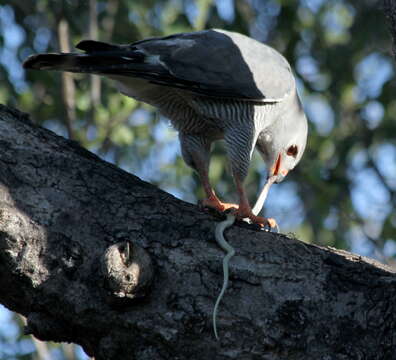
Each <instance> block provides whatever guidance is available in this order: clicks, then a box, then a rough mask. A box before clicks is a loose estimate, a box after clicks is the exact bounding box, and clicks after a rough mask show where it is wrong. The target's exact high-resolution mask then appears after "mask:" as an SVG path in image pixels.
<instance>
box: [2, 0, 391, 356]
mask: <svg viewBox="0 0 396 360" xmlns="http://www.w3.org/2000/svg"><path fill="white" fill-rule="evenodd" d="M212 27H217V28H223V29H227V30H234V31H238V32H241V33H244V34H248V35H250V36H252V37H253V38H256V39H258V40H260V41H263V42H266V43H268V44H270V45H272V46H273V47H275V48H276V49H277V50H279V51H280V52H281V53H283V54H284V55H285V56H286V58H287V59H288V60H289V61H290V63H291V64H292V67H293V68H294V70H295V74H296V76H297V79H298V87H299V92H300V94H301V97H302V99H303V103H304V107H305V109H306V112H307V114H308V116H309V120H310V136H309V142H308V146H307V150H306V152H305V155H304V157H303V160H302V162H301V163H300V165H299V166H298V168H296V169H295V170H294V172H293V173H292V174H290V175H289V177H288V180H287V181H285V182H284V183H282V184H279V185H275V186H273V187H272V189H271V194H270V196H269V198H268V201H267V203H266V214H267V215H269V216H272V217H275V218H276V219H277V220H278V223H279V224H280V226H281V229H282V231H283V232H293V233H295V234H296V235H297V237H298V238H300V239H302V240H304V241H306V242H313V243H317V244H320V245H330V246H334V247H337V248H345V249H348V250H352V251H354V252H357V253H359V254H362V255H366V256H371V257H375V258H377V259H379V260H380V261H383V262H387V263H388V264H391V265H392V264H393V259H394V258H395V254H396V214H395V204H396V140H395V139H396V137H395V134H396V122H395V117H396V100H395V99H394V98H393V96H392V94H394V93H395V83H394V81H392V80H393V76H394V63H393V61H394V60H393V58H392V56H391V49H390V47H391V40H390V35H389V33H388V31H387V26H386V21H385V16H384V14H383V12H382V11H381V8H380V6H379V3H378V2H377V1H373V0H360V1H352V0H332V1H325V0H145V1H133V0H103V1H100V0H85V1H81V0H35V1H34V0H24V1H21V0H0V103H4V104H7V105H11V106H14V107H17V108H18V109H20V110H22V111H25V112H27V113H29V114H30V115H31V117H32V119H33V121H34V122H36V123H37V124H40V125H42V126H44V127H46V128H48V129H50V130H53V131H55V132H56V133H58V134H60V135H63V136H65V137H69V138H72V139H74V140H76V141H78V142H79V143H80V144H81V145H83V146H84V147H86V148H88V149H89V150H91V151H93V152H95V153H96V154H98V155H99V156H101V157H102V158H104V159H105V160H107V161H110V162H112V163H115V164H117V165H118V166H120V167H122V168H124V169H125V170H127V171H130V172H132V173H134V174H136V175H138V176H140V177H141V178H142V179H144V180H146V181H149V182H151V183H154V184H156V185H157V186H159V187H160V188H162V189H164V190H165V191H168V192H170V193H172V194H174V195H175V196H177V197H179V198H181V199H184V200H186V201H189V202H196V201H197V199H198V198H201V197H202V196H203V192H202V189H201V187H200V185H199V181H198V178H197V176H196V175H195V174H193V172H192V170H191V169H189V168H188V167H187V166H186V165H185V164H184V163H183V161H182V159H181V156H180V150H179V144H178V140H177V134H176V132H175V131H173V130H172V129H171V127H170V126H169V122H168V121H167V120H166V119H161V118H162V117H161V116H160V115H159V114H158V113H157V112H156V111H155V109H153V108H152V107H150V106H148V105H145V104H142V103H139V102H136V101H135V100H133V99H130V98H127V97H124V96H122V95H120V94H119V93H118V92H117V91H116V90H115V89H114V87H113V86H112V84H111V82H110V81H106V80H100V79H99V78H97V77H93V76H92V77H90V76H87V75H71V74H63V75H62V74H59V73H50V72H34V71H31V72H28V73H26V72H25V71H24V70H23V69H22V67H21V64H22V62H23V60H24V59H25V58H26V57H27V56H28V55H30V54H32V53H38V52H54V51H60V50H61V51H69V50H70V49H72V47H73V44H76V43H77V42H78V41H80V40H82V39H85V38H91V39H98V40H102V41H111V42H115V43H130V42H133V41H136V40H140V39H142V38H145V37H151V36H161V35H167V34H171V33H176V32H184V31H192V30H201V29H205V28H212ZM265 171H266V170H265V168H264V165H263V163H262V160H261V159H260V158H259V157H258V156H256V155H255V156H254V159H253V162H252V166H251V171H250V174H249V177H248V179H247V184H248V189H249V194H250V197H251V199H252V200H254V197H255V195H257V193H258V189H259V187H260V186H261V185H262V184H263V181H264V180H265V174H266V172H265ZM210 175H211V180H212V182H213V183H214V184H215V187H216V191H217V193H218V194H219V195H220V197H221V198H223V199H225V200H229V201H235V200H236V199H235V197H234V196H235V191H234V188H233V184H232V179H231V177H230V175H229V172H228V164H227V163H226V162H225V157H224V148H223V147H222V146H221V145H219V146H216V148H215V151H214V153H213V156H212V163H211V174H210ZM22 323H23V319H22V318H20V317H19V316H17V315H15V314H12V313H10V312H8V311H7V310H6V309H4V308H2V309H0V359H2V360H3V359H4V360H5V359H85V358H86V355H84V353H83V351H82V350H81V349H80V348H78V347H74V346H72V345H65V344H62V345H55V344H46V343H41V342H38V341H36V340H34V339H32V338H30V337H26V336H23V335H22V333H21V328H22Z"/></svg>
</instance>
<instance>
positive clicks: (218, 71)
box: [132, 30, 295, 101]
mask: <svg viewBox="0 0 396 360" xmlns="http://www.w3.org/2000/svg"><path fill="white" fill-rule="evenodd" d="M132 46H135V47H136V48H138V49H139V50H141V51H142V52H143V53H144V54H146V55H148V56H149V57H150V60H151V62H152V64H157V65H160V66H162V67H163V68H164V69H166V70H168V71H169V74H170V79H169V80H166V82H167V85H170V86H172V82H173V81H175V83H176V84H177V86H179V85H180V84H179V83H178V81H185V82H186V84H185V86H186V87H187V88H188V89H189V90H191V91H193V92H196V93H199V94H204V95H209V96H224V97H231V98H241V99H247V100H259V101H279V100H280V99H282V98H284V96H285V95H287V94H289V93H290V92H291V91H292V90H293V89H294V87H295V81H294V77H293V75H292V73H291V70H290V66H289V64H288V62H287V61H286V59H285V58H284V57H283V56H282V55H280V54H279V53H278V52H277V51H276V50H274V49H272V48H271V47H269V46H267V45H264V44H262V43H259V42H258V41H256V40H253V39H251V38H249V37H247V36H244V35H241V34H238V33H233V32H227V31H223V30H205V31H199V32H193V33H182V34H176V35H171V36H168V37H162V38H152V39H147V40H142V41H139V42H136V43H134V44H132ZM169 81H170V83H169Z"/></svg>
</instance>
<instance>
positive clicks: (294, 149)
mask: <svg viewBox="0 0 396 360" xmlns="http://www.w3.org/2000/svg"><path fill="white" fill-rule="evenodd" d="M297 153H298V149H297V145H292V146H290V147H289V148H288V149H287V153H286V154H287V155H289V156H293V157H296V156H297Z"/></svg>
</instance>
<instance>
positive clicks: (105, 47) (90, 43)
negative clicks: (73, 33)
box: [76, 40, 119, 53]
mask: <svg viewBox="0 0 396 360" xmlns="http://www.w3.org/2000/svg"><path fill="white" fill-rule="evenodd" d="M118 48H119V46H117V45H113V44H108V43H105V42H101V41H96V40H81V41H80V42H79V43H78V44H77V45H76V49H79V50H83V51H86V52H88V53H90V52H97V51H110V50H115V49H118Z"/></svg>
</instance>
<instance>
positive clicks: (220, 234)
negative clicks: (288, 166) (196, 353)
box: [212, 176, 279, 341]
mask: <svg viewBox="0 0 396 360" xmlns="http://www.w3.org/2000/svg"><path fill="white" fill-rule="evenodd" d="M275 180H276V176H272V177H270V178H268V179H267V182H266V183H265V185H264V187H263V189H262V190H261V193H260V195H259V197H258V199H257V201H256V204H255V205H254V207H253V209H252V212H253V214H254V215H257V214H258V213H259V212H260V211H261V209H262V207H263V205H264V202H265V199H266V198H267V195H268V191H269V188H270V186H271V185H272V184H273V183H274V182H275ZM234 222H235V215H233V214H232V213H230V214H227V218H226V219H225V220H224V221H221V222H219V223H218V224H217V225H216V228H215V238H216V241H217V243H218V244H219V246H220V247H221V248H222V249H223V250H224V251H225V252H226V255H225V256H224V258H223V286H222V288H221V291H220V293H219V295H218V297H217V299H216V303H215V306H214V309H213V316H212V323H213V332H214V335H215V337H216V340H217V341H218V340H219V336H218V333H217V323H216V319H217V311H218V309H219V304H220V302H221V299H222V298H223V296H224V293H225V291H226V290H227V286H228V280H229V263H230V259H231V258H232V257H233V256H234V255H235V249H234V248H233V247H232V246H231V245H230V244H229V243H228V242H227V241H226V239H225V238H224V231H225V230H226V229H227V228H228V227H231V226H232V225H233V224H234ZM276 229H277V231H278V232H279V228H278V225H277V224H276Z"/></svg>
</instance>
